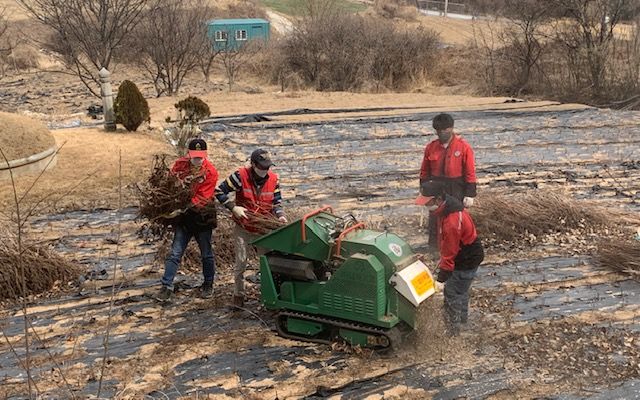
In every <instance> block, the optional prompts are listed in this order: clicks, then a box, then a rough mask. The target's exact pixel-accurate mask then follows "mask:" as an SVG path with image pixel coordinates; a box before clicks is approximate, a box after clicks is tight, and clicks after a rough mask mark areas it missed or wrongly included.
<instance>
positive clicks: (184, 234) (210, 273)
mask: <svg viewBox="0 0 640 400" xmlns="http://www.w3.org/2000/svg"><path fill="white" fill-rule="evenodd" d="M188 148H189V150H188V153H187V155H186V156H184V157H181V158H179V159H177V160H176V161H175V162H174V163H173V166H172V167H171V174H173V175H174V176H176V177H177V178H178V179H179V180H180V182H182V184H183V185H185V186H188V187H189V188H190V189H191V192H192V193H193V197H192V198H191V202H190V203H189V205H188V206H187V208H186V209H185V210H179V211H177V212H175V213H172V214H176V215H177V217H176V218H175V219H174V223H173V227H174V235H173V243H172V245H171V252H170V253H169V256H168V257H167V259H166V261H165V265H164V275H163V276H162V280H161V282H162V288H160V291H159V293H158V294H157V296H156V299H157V300H159V301H162V302H167V301H170V300H171V299H172V298H173V279H174V278H175V276H176V273H177V272H178V268H179V266H180V260H181V259H182V255H183V254H184V252H185V250H186V249H187V245H188V244H189V241H190V240H191V238H194V239H195V240H196V242H197V243H198V247H199V248H200V255H201V257H202V274H203V275H204V283H203V284H202V286H201V295H202V297H203V298H209V297H211V296H212V295H213V278H214V275H215V257H214V252H213V247H212V245H211V236H212V235H213V229H214V228H215V227H216V215H215V207H211V206H210V203H211V202H212V201H215V199H214V193H215V188H216V184H217V183H218V171H217V170H216V168H215V167H214V166H213V164H212V163H211V162H210V161H209V160H208V159H207V142H205V141H204V140H202V139H193V140H191V141H190V142H189V147H188ZM207 205H209V207H206V210H205V206H207Z"/></svg>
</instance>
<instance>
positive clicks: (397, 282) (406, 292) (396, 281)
mask: <svg viewBox="0 0 640 400" xmlns="http://www.w3.org/2000/svg"><path fill="white" fill-rule="evenodd" d="M389 283H390V284H391V285H393V286H394V287H395V289H396V290H397V291H398V293H400V294H401V295H402V296H403V297H404V298H406V299H407V300H409V302H411V304H413V305H414V306H416V307H418V306H419V305H420V303H422V302H423V301H425V300H426V299H428V298H429V297H431V295H433V294H434V293H435V292H436V286H435V282H434V279H433V275H431V272H430V271H429V268H427V266H426V265H424V263H423V262H422V261H420V260H418V261H416V262H414V263H413V264H410V265H409V266H407V267H406V268H403V269H402V270H400V271H398V272H396V273H394V274H393V275H391V278H389Z"/></svg>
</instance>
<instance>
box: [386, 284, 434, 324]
mask: <svg viewBox="0 0 640 400" xmlns="http://www.w3.org/2000/svg"><path fill="white" fill-rule="evenodd" d="M394 296H395V297H396V299H397V301H398V312H397V315H398V318H400V319H401V320H402V321H404V322H405V323H406V324H407V325H409V326H410V327H411V329H416V322H417V318H418V315H417V312H418V309H417V308H416V307H415V306H414V305H413V304H411V303H409V300H407V299H405V298H404V297H402V296H401V295H399V294H398V293H397V292H396V293H395V294H394ZM427 301H430V299H429V300H427Z"/></svg>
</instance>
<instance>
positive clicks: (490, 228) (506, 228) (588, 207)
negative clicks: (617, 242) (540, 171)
mask: <svg viewBox="0 0 640 400" xmlns="http://www.w3.org/2000/svg"><path fill="white" fill-rule="evenodd" d="M471 214H472V216H473V220H474V222H475V224H476V228H477V230H478V233H479V234H480V235H481V236H482V237H486V238H492V239H494V240H496V241H498V242H509V241H513V240H518V239H522V238H529V237H531V235H533V236H535V237H538V236H542V235H548V234H553V233H567V232H571V231H574V230H582V231H595V230H597V229H599V228H603V227H608V226H612V225H613V224H615V223H616V218H615V215H614V213H613V212H611V211H609V210H607V209H604V208H602V207H599V206H597V205H594V204H592V203H589V202H587V201H580V200H575V199H573V198H570V197H568V196H562V195H560V194H557V193H552V192H544V191H535V192H533V193H525V194H515V195H500V194H495V193H491V194H489V193H484V194H481V195H480V196H479V198H478V201H477V203H476V206H474V207H473V208H471Z"/></svg>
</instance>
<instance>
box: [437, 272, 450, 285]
mask: <svg viewBox="0 0 640 400" xmlns="http://www.w3.org/2000/svg"><path fill="white" fill-rule="evenodd" d="M450 277H451V271H445V270H444V269H441V270H440V271H438V277H437V278H436V281H438V282H440V283H445V282H446V281H447V279H449V278H450Z"/></svg>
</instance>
